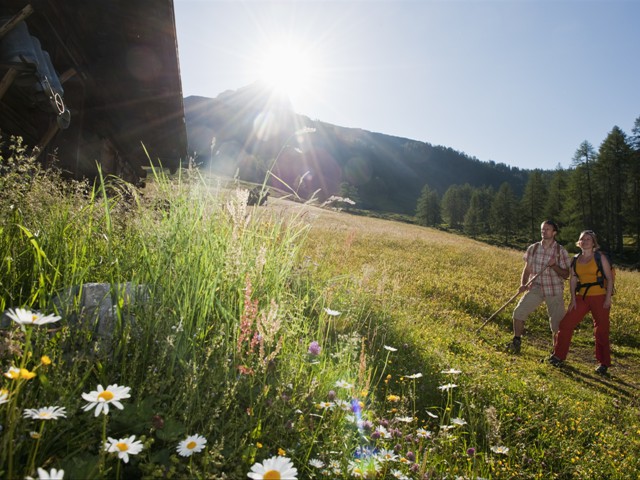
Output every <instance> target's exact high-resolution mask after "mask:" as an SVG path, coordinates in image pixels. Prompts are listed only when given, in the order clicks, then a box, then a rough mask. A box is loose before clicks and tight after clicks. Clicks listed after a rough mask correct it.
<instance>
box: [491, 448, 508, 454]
mask: <svg viewBox="0 0 640 480" xmlns="http://www.w3.org/2000/svg"><path fill="white" fill-rule="evenodd" d="M491 451H492V452H493V453H501V454H503V455H506V454H507V453H509V447H504V446H493V447H491Z"/></svg>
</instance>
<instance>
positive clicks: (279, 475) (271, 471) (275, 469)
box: [247, 456, 298, 480]
mask: <svg viewBox="0 0 640 480" xmlns="http://www.w3.org/2000/svg"><path fill="white" fill-rule="evenodd" d="M297 475H298V470H297V469H296V468H295V467H294V466H293V463H292V462H291V460H290V459H289V458H287V457H278V456H274V457H271V458H268V459H266V460H265V461H264V462H263V463H260V462H256V463H254V464H253V466H252V467H251V471H250V472H249V473H247V477H249V478H253V479H254V480H261V479H264V480H278V479H280V480H285V479H286V480H294V479H296V478H298V476H297Z"/></svg>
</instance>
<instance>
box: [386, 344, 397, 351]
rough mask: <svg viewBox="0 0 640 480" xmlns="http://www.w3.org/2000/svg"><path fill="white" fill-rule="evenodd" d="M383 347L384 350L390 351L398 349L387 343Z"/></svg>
mask: <svg viewBox="0 0 640 480" xmlns="http://www.w3.org/2000/svg"><path fill="white" fill-rule="evenodd" d="M384 349H385V350H389V351H390V352H397V351H398V349H397V348H394V347H390V346H389V345H385V346H384Z"/></svg>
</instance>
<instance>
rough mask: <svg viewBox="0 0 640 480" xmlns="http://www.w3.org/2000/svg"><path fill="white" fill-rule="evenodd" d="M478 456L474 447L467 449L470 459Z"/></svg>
mask: <svg viewBox="0 0 640 480" xmlns="http://www.w3.org/2000/svg"><path fill="white" fill-rule="evenodd" d="M475 454H476V449H475V448H473V447H469V448H467V455H469V456H470V457H473V456H474V455H475Z"/></svg>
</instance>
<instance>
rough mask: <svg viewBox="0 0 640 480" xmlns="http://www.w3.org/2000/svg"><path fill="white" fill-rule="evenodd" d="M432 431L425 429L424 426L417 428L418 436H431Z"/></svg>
mask: <svg viewBox="0 0 640 480" xmlns="http://www.w3.org/2000/svg"><path fill="white" fill-rule="evenodd" d="M431 435H432V433H431V432H430V431H429V430H425V429H424V428H419V429H418V430H416V436H417V437H418V438H431Z"/></svg>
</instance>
